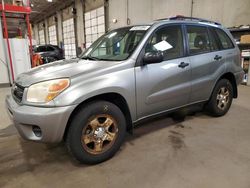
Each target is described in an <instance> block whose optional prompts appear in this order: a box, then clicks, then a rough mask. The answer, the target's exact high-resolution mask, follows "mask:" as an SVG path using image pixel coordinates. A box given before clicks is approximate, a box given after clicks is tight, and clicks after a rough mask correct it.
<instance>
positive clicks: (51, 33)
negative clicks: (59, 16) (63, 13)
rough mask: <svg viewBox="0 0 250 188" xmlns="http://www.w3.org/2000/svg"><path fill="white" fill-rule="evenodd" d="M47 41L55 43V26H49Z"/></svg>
mask: <svg viewBox="0 0 250 188" xmlns="http://www.w3.org/2000/svg"><path fill="white" fill-rule="evenodd" d="M49 43H50V44H53V45H57V36H56V26H55V25H52V26H50V27H49Z"/></svg>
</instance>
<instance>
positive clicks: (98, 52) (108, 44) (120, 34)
mask: <svg viewBox="0 0 250 188" xmlns="http://www.w3.org/2000/svg"><path fill="white" fill-rule="evenodd" d="M149 27H150V26H134V27H126V28H120V29H116V30H113V31H110V32H108V33H107V34H105V35H103V36H102V37H100V38H99V39H98V40H97V41H96V42H94V43H93V44H92V45H91V46H90V47H89V48H88V49H87V50H86V51H85V52H84V53H83V54H82V55H81V56H80V58H83V59H84V58H85V59H90V60H107V61H122V60H125V59H127V58H128V57H129V56H130V55H131V54H132V53H133V52H134V50H135V49H136V47H137V46H138V44H139V43H140V41H141V39H142V38H143V36H144V34H145V33H146V30H147V29H148V28H149Z"/></svg>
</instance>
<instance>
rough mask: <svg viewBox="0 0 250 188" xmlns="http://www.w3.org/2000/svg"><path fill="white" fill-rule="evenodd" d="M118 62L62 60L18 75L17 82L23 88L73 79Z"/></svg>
mask: <svg viewBox="0 0 250 188" xmlns="http://www.w3.org/2000/svg"><path fill="white" fill-rule="evenodd" d="M117 64H118V62H117V61H116V62H115V61H91V60H82V59H70V60H61V61H56V62H53V63H49V64H46V65H42V66H39V67H36V68H33V69H31V70H30V71H28V72H25V73H22V74H20V75H18V77H17V78H16V80H15V82H16V83H17V84H19V85H21V86H23V87H28V86H30V85H31V84H34V83H37V82H41V81H45V80H51V79H56V78H71V77H74V76H77V75H79V74H81V75H82V74H89V73H93V72H95V71H98V70H104V69H106V68H108V67H111V66H113V65H117Z"/></svg>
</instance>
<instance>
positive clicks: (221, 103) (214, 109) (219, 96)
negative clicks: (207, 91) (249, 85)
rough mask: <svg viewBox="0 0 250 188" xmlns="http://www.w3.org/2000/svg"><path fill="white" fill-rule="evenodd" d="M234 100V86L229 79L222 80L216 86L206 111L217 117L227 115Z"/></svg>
mask: <svg viewBox="0 0 250 188" xmlns="http://www.w3.org/2000/svg"><path fill="white" fill-rule="evenodd" d="M232 100H233V86H232V84H231V82H230V81H229V80H227V79H221V80H219V81H218V82H217V84H216V85H215V88H214V90H213V93H212V95H211V97H210V100H209V101H208V104H207V106H206V109H207V110H208V112H209V113H210V114H211V115H212V116H215V117H219V116H223V115H225V114H226V113H227V112H228V110H229V108H230V106H231V104H232Z"/></svg>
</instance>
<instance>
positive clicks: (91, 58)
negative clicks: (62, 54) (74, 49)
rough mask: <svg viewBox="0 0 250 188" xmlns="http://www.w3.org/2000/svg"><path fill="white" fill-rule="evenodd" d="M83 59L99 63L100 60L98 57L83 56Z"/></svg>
mask: <svg viewBox="0 0 250 188" xmlns="http://www.w3.org/2000/svg"><path fill="white" fill-rule="evenodd" d="M81 59H87V60H93V61H99V60H100V59H98V58H96V57H91V56H83V57H81Z"/></svg>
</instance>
